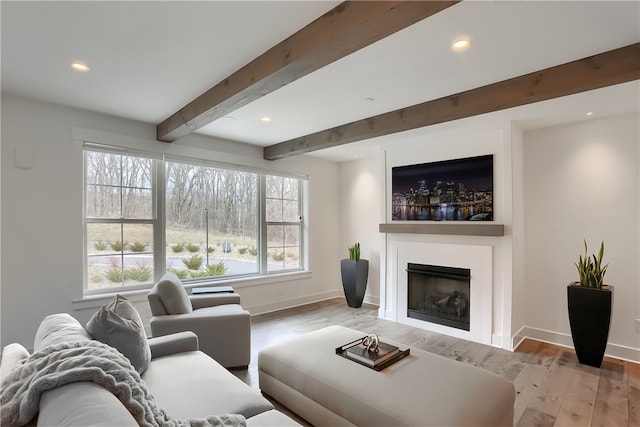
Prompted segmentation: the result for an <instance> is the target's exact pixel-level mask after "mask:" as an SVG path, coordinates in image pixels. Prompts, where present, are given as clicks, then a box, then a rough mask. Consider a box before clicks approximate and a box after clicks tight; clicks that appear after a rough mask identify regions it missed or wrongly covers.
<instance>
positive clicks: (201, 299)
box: [189, 293, 240, 310]
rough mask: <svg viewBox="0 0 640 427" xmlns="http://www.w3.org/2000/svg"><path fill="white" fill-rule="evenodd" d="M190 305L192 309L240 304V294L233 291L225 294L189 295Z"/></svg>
mask: <svg viewBox="0 0 640 427" xmlns="http://www.w3.org/2000/svg"><path fill="white" fill-rule="evenodd" d="M189 298H190V299H191V306H192V307H193V309H194V310H197V309H199V308H204V307H215V306H216V305H224V304H240V295H238V294H236V293H233V294H229V293H225V294H199V295H189Z"/></svg>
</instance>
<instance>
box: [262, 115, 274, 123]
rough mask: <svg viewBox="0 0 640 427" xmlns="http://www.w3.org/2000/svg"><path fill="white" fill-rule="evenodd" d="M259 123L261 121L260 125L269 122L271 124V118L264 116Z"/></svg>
mask: <svg viewBox="0 0 640 427" xmlns="http://www.w3.org/2000/svg"><path fill="white" fill-rule="evenodd" d="M260 121H261V122H262V123H269V122H271V117H268V116H264V117H262V118H261V119H260Z"/></svg>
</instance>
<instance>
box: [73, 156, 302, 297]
mask: <svg viewBox="0 0 640 427" xmlns="http://www.w3.org/2000/svg"><path fill="white" fill-rule="evenodd" d="M84 153H85V156H84V162H85V168H84V171H85V180H84V183H85V198H84V203H85V217H84V223H85V224H84V225H85V241H86V247H85V254H86V258H85V272H86V280H85V292H86V293H89V294H97V293H101V292H104V290H107V291H109V292H112V291H113V289H114V288H127V289H135V288H146V287H149V286H150V285H151V284H152V283H154V281H156V280H158V279H159V278H160V276H161V275H162V274H163V273H164V272H165V271H173V272H175V273H176V274H177V275H178V277H180V278H181V279H182V280H183V281H196V280H197V281H202V280H215V279H224V278H225V277H231V276H233V277H239V276H252V275H254V276H255V275H260V274H267V273H277V272H283V271H291V270H296V269H302V262H301V259H302V238H301V230H302V217H301V206H302V204H301V203H302V200H301V199H302V197H301V193H302V190H301V188H302V184H301V183H302V181H301V180H300V179H296V178H288V177H281V176H273V175H263V174H259V173H255V172H247V171H242V170H235V169H226V168H222V167H216V166H215V165H210V164H206V163H203V162H198V161H194V163H193V164H191V163H188V162H185V161H182V160H181V161H167V160H161V159H153V158H145V157H144V156H141V155H140V156H136V155H129V154H121V153H119V152H111V151H110V150H109V149H107V148H105V149H104V150H101V149H96V150H93V149H88V148H85V151H84ZM160 191H163V192H164V194H158V193H159V192H160ZM158 201H164V203H158ZM262 206H264V208H265V216H264V217H262V216H261V214H260V210H261V207H262ZM261 221H262V222H261ZM263 236H264V237H263ZM265 237H266V241H264V240H263V239H264V238H265ZM156 240H157V241H156ZM158 242H163V243H158Z"/></svg>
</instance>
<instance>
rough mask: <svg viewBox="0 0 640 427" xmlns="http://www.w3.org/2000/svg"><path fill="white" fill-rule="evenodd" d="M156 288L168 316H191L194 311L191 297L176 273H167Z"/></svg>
mask: <svg viewBox="0 0 640 427" xmlns="http://www.w3.org/2000/svg"><path fill="white" fill-rule="evenodd" d="M154 287H155V288H156V291H157V293H158V296H159V297H160V300H161V301H162V305H163V306H164V308H165V310H167V313H168V314H189V313H191V312H192V311H193V308H192V307H191V300H189V295H187V291H186V290H185V289H184V286H182V282H181V281H180V279H179V278H178V276H176V275H175V274H174V273H171V272H167V273H165V274H164V276H162V278H161V279H160V281H159V282H158V283H156V284H155V286H154Z"/></svg>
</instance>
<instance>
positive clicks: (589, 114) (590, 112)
mask: <svg viewBox="0 0 640 427" xmlns="http://www.w3.org/2000/svg"><path fill="white" fill-rule="evenodd" d="M585 116H593V111H588V112H587V113H586V114H585Z"/></svg>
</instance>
